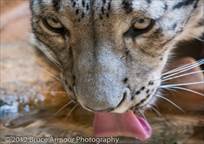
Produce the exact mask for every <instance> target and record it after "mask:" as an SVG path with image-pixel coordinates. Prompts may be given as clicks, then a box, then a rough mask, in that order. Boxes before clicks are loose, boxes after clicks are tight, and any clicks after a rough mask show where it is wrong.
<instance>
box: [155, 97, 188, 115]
mask: <svg viewBox="0 0 204 144" xmlns="http://www.w3.org/2000/svg"><path fill="white" fill-rule="evenodd" d="M156 97H158V98H161V99H163V100H165V101H167V102H169V103H170V104H172V105H173V106H174V107H176V108H177V109H179V110H180V111H182V112H184V110H183V109H182V108H181V107H180V106H178V105H177V104H175V103H174V102H172V101H171V100H169V99H168V98H166V97H163V96H160V95H156Z"/></svg>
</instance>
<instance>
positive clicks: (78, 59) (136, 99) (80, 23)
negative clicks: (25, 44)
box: [31, 0, 198, 113]
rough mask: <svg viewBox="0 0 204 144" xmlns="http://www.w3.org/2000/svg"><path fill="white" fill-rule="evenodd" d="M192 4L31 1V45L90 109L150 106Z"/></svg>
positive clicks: (182, 0)
mask: <svg viewBox="0 0 204 144" xmlns="http://www.w3.org/2000/svg"><path fill="white" fill-rule="evenodd" d="M197 4H198V1H192V0H178V1H171V0H32V2H31V9H32V27H33V32H34V35H35V39H36V43H37V44H38V46H39V48H40V49H41V50H43V52H44V53H45V54H46V55H47V56H48V57H49V58H51V60H53V61H54V62H55V63H57V64H58V65H59V67H60V69H61V73H62V81H63V84H64V87H65V89H66V90H67V91H68V92H72V96H73V97H74V99H76V100H77V101H78V102H79V103H80V105H81V106H82V107H84V108H85V109H87V110H89V111H95V112H99V111H109V112H117V113H122V112H125V111H127V110H128V109H130V108H132V107H138V108H141V107H145V106H147V105H148V104H151V103H154V101H155V100H156V97H155V96H154V95H155V93H156V92H157V91H158V89H159V86H160V84H161V80H160V78H161V75H162V70H163V69H164V66H165V64H166V62H167V59H168V57H169V55H170V52H171V49H172V47H173V45H174V43H175V40H176V39H177V38H178V36H179V35H181V34H182V33H183V32H184V31H185V27H186V25H187V24H188V21H189V19H190V17H191V14H192V12H193V11H194V10H195V9H196V5H197Z"/></svg>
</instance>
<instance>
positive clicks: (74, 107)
mask: <svg viewBox="0 0 204 144" xmlns="http://www.w3.org/2000/svg"><path fill="white" fill-rule="evenodd" d="M77 107H78V103H77V104H76V105H74V106H73V108H72V109H71V110H70V111H69V113H68V114H67V116H66V120H67V119H68V118H69V116H70V115H71V114H72V112H73V111H74V110H75V109H76V108H77Z"/></svg>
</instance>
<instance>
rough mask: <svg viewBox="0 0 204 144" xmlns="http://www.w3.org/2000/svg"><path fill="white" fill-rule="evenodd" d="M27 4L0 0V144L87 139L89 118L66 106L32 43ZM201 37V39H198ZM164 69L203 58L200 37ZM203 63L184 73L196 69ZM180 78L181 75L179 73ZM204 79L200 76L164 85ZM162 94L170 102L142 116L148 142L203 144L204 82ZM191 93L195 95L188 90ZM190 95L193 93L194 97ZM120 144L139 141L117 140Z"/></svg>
mask: <svg viewBox="0 0 204 144" xmlns="http://www.w3.org/2000/svg"><path fill="white" fill-rule="evenodd" d="M30 18H31V15H30V11H29V1H28V0H0V143H1V141H3V142H5V137H6V136H7V135H19V136H23V135H27V134H28V133H29V134H32V135H34V136H47V135H54V136H76V135H83V136H90V135H92V126H91V125H92V120H93V115H92V114H91V113H88V112H86V111H84V110H83V109H82V108H80V107H76V108H75V109H73V108H74V106H75V104H72V103H70V104H69V105H68V106H67V107H64V106H65V105H66V104H67V103H69V101H70V100H69V97H68V96H67V94H66V92H65V91H64V90H63V87H62V85H61V83H60V82H59V80H58V77H59V72H58V70H57V69H55V67H54V66H53V65H52V64H51V63H49V62H48V61H47V59H46V58H45V57H44V55H43V54H42V53H41V52H40V51H38V50H37V49H36V48H35V47H34V46H33V45H32V42H31V37H30V34H31V31H32V30H31V26H30ZM201 39H204V36H203V38H201ZM174 53H175V56H174V58H173V59H171V61H170V62H169V63H170V64H169V65H168V67H167V69H173V68H176V67H178V66H181V65H183V64H188V63H196V61H197V60H200V59H201V58H204V42H203V41H201V40H199V39H194V40H190V41H183V42H181V43H179V44H178V46H177V49H176V50H175V52H174ZM202 67H203V65H201V66H197V67H195V68H193V69H191V70H189V71H187V72H186V73H192V72H195V71H201V70H202ZM184 74H185V73H184ZM196 81H204V75H203V73H202V72H200V73H196V74H193V75H187V76H183V77H180V78H177V79H173V80H171V81H169V83H175V84H176V83H190V82H196ZM184 88H185V89H188V90H192V91H186V90H176V91H175V90H172V91H164V93H165V95H166V98H168V99H170V100H171V101H173V102H174V103H175V104H177V105H178V106H179V107H181V108H182V109H183V111H181V110H179V109H178V108H176V107H175V106H174V105H172V104H171V103H169V102H166V101H163V100H160V101H159V102H158V103H157V106H155V108H154V109H155V110H152V109H150V110H147V111H146V112H145V117H146V118H147V119H148V120H149V121H150V123H151V124H152V125H153V129H154V133H153V137H152V139H150V140H149V141H148V142H146V143H149V144H177V143H179V144H180V143H183V144H203V143H204V96H202V95H204V84H198V85H189V86H186V87H184ZM193 91H194V92H193ZM195 91H196V92H197V93H195ZM121 143H126V144H127V143H140V142H138V141H136V140H133V139H126V138H121Z"/></svg>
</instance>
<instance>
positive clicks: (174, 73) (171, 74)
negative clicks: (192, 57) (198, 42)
mask: <svg viewBox="0 0 204 144" xmlns="http://www.w3.org/2000/svg"><path fill="white" fill-rule="evenodd" d="M203 64H204V59H202V60H201V61H200V62H198V63H195V64H193V65H191V66H188V67H187V68H183V69H181V70H179V71H176V72H173V73H170V74H169V75H167V76H163V77H162V79H166V78H169V77H172V76H175V75H178V74H180V73H183V72H186V71H188V70H191V69H193V68H196V67H198V66H201V65H203Z"/></svg>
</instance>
